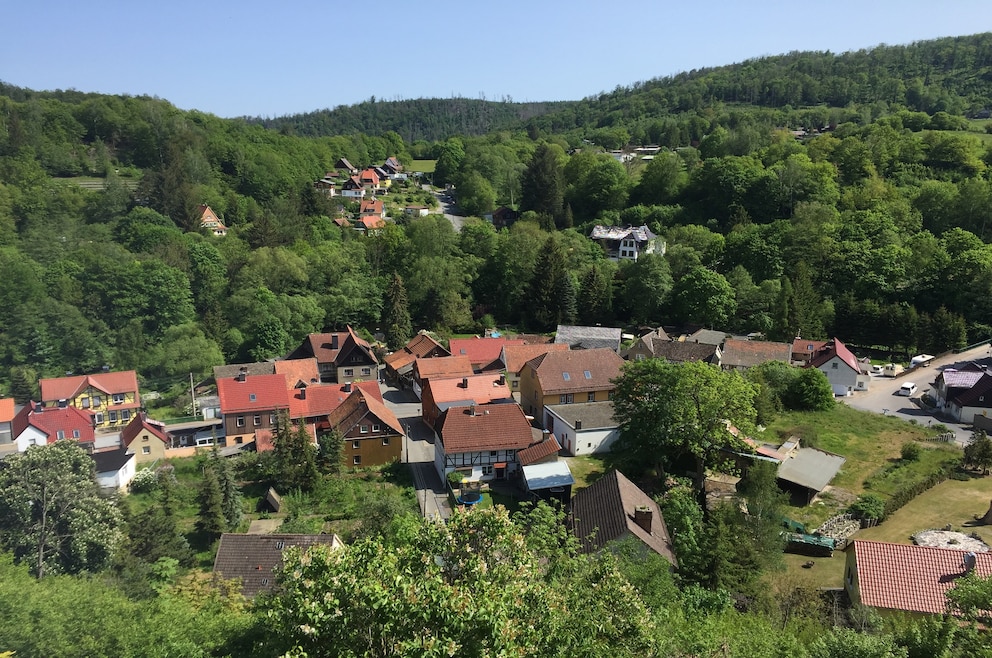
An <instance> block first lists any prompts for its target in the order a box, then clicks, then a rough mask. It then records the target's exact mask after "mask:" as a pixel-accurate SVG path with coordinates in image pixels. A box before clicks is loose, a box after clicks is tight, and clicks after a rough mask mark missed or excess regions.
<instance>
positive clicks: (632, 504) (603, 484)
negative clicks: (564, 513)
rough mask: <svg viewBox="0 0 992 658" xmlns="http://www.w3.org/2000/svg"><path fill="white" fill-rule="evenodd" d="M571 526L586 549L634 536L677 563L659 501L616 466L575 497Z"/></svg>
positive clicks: (598, 548)
mask: <svg viewBox="0 0 992 658" xmlns="http://www.w3.org/2000/svg"><path fill="white" fill-rule="evenodd" d="M570 522H571V529H572V532H573V533H574V534H575V536H576V537H577V538H578V539H579V541H580V542H581V550H582V552H583V553H595V552H598V551H600V550H602V549H603V548H606V547H607V545H609V544H610V543H611V542H615V541H621V540H623V539H626V538H628V537H633V538H635V539H637V540H638V541H640V542H641V543H642V544H643V545H644V546H645V548H646V549H648V550H651V551H654V552H655V553H657V554H658V555H660V556H662V557H663V558H665V559H666V560H668V561H669V562H670V563H671V564H672V566H678V562H677V560H676V558H675V549H674V547H673V545H672V538H671V535H669V534H668V528H667V527H666V526H665V518H664V517H663V516H662V515H661V509H660V508H659V507H658V503H656V502H654V500H653V499H652V498H651V496H648V495H647V494H646V493H644V492H643V491H641V490H640V488H638V487H637V485H635V484H634V483H633V482H631V481H630V480H628V479H627V478H626V477H625V476H624V475H623V473H621V472H620V471H617V470H616V469H613V470H611V471H609V472H608V473H606V474H605V475H604V476H603V477H601V478H599V479H598V480H596V481H595V482H593V483H592V484H591V485H589V486H588V487H586V488H585V489H583V490H581V491H579V493H577V494H575V496H574V497H573V498H572V511H571V514H570Z"/></svg>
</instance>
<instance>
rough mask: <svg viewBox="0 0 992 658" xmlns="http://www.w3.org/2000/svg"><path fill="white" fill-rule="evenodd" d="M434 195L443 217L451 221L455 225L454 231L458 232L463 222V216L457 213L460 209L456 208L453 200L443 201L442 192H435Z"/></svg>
mask: <svg viewBox="0 0 992 658" xmlns="http://www.w3.org/2000/svg"><path fill="white" fill-rule="evenodd" d="M434 196H436V197H437V202H438V204H439V205H440V210H441V212H442V213H443V214H444V217H445V219H447V220H448V221H449V222H451V225H452V226H454V227H455V231H459V232H460V231H461V230H462V224H464V223H465V216H464V215H461V214H459V213H460V212H461V211H460V210H459V209H458V206H457V205H456V204H455V202H454V201H445V196H444V193H443V192H435V193H434ZM449 198H450V197H449Z"/></svg>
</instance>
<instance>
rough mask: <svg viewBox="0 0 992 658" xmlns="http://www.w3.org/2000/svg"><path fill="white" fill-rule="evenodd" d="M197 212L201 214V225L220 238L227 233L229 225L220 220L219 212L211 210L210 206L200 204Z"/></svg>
mask: <svg viewBox="0 0 992 658" xmlns="http://www.w3.org/2000/svg"><path fill="white" fill-rule="evenodd" d="M197 212H198V213H199V214H200V226H202V227H203V228H205V229H207V231H209V232H210V233H212V234H214V235H215V236H217V237H219V238H222V237H224V236H225V235H227V227H226V226H224V222H222V221H220V218H219V217H217V214H216V213H215V212H214V211H213V210H211V208H210V206H200V207H199V208H197Z"/></svg>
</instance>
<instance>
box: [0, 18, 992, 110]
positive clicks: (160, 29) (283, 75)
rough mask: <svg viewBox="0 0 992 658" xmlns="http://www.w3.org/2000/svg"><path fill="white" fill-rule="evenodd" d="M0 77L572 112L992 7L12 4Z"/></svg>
mask: <svg viewBox="0 0 992 658" xmlns="http://www.w3.org/2000/svg"><path fill="white" fill-rule="evenodd" d="M4 4H6V7H4V9H3V11H2V12H0V16H2V20H3V24H4V27H3V38H2V39H0V80H3V81H5V82H8V83H11V84H15V85H19V86H22V87H28V88H31V89H39V90H40V89H69V88H74V89H78V90H80V91H87V92H102V93H111V94H148V95H153V96H159V97H161V98H164V99H166V100H168V101H170V102H172V103H174V104H175V105H177V106H178V107H181V108H183V109H194V108H195V109H199V110H203V111H206V112H212V113H214V114H217V115H219V116H222V117H234V116H243V115H248V116H279V115H284V114H294V113H297V112H308V111H312V110H318V109H322V108H328V107H335V106H337V105H348V104H351V103H356V102H360V101H362V100H365V99H367V98H369V97H370V96H373V95H374V96H376V97H377V98H380V99H386V100H392V99H396V98H421V97H441V98H447V97H451V96H463V97H469V98H477V97H480V96H482V95H485V97H486V98H489V99H499V98H502V97H504V96H509V97H512V98H513V100H516V101H525V100H530V101H537V100H577V99H580V98H583V97H585V96H590V95H594V94H597V93H598V92H600V91H605V90H611V89H613V88H615V87H616V86H617V85H628V84H631V83H633V82H637V81H640V80H648V79H650V78H654V77H659V76H665V75H670V74H673V73H678V72H681V71H686V70H691V69H693V68H700V67H704V66H719V65H723V64H731V63H734V62H739V61H741V60H744V59H748V58H752V57H759V56H762V55H777V54H780V53H785V52H789V51H793V50H830V51H832V52H836V53H839V52H844V51H848V50H857V49H860V48H870V47H872V46H875V45H878V44H880V43H887V44H905V43H910V42H912V41H917V40H922V39H931V38H935V37H941V36H960V35H966V34H975V33H978V32H985V31H990V30H992V11H990V7H992V5H990V4H989V2H988V0H981V1H979V0H944V2H934V1H933V0H929V1H927V2H922V1H920V0H899V1H896V0H857V1H853V0H834V1H832V2H819V3H817V2H806V3H797V2H787V1H784V0H783V1H773V0H708V1H705V0H697V1H695V2H687V1H683V2H672V1H666V0H622V1H619V2H610V1H604V0H571V1H569V2H565V1H562V0H529V1H526V2H525V1H521V0H499V1H498V2H492V1H486V0H376V1H373V2H339V1H336V0H323V1H322V2H303V1H302V0H282V1H281V2H280V1H276V2H264V3H263V2H257V1H256V0H242V1H240V2H232V1H229V0H224V1H214V0H199V1H197V2H191V1H189V0H170V1H167V2H147V1H146V0H128V1H123V0H90V1H88V2H81V1H80V0H8V2H6V3H4Z"/></svg>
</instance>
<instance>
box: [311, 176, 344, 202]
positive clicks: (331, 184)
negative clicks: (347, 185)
mask: <svg viewBox="0 0 992 658" xmlns="http://www.w3.org/2000/svg"><path fill="white" fill-rule="evenodd" d="M337 188H338V181H337V173H336V172H333V171H329V172H327V173H326V174H324V177H323V178H321V179H320V180H318V181H316V182H315V183H314V184H313V189H315V190H317V191H318V192H320V193H321V194H323V195H324V196H329V197H331V196H336V195H337V193H338V190H337Z"/></svg>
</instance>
